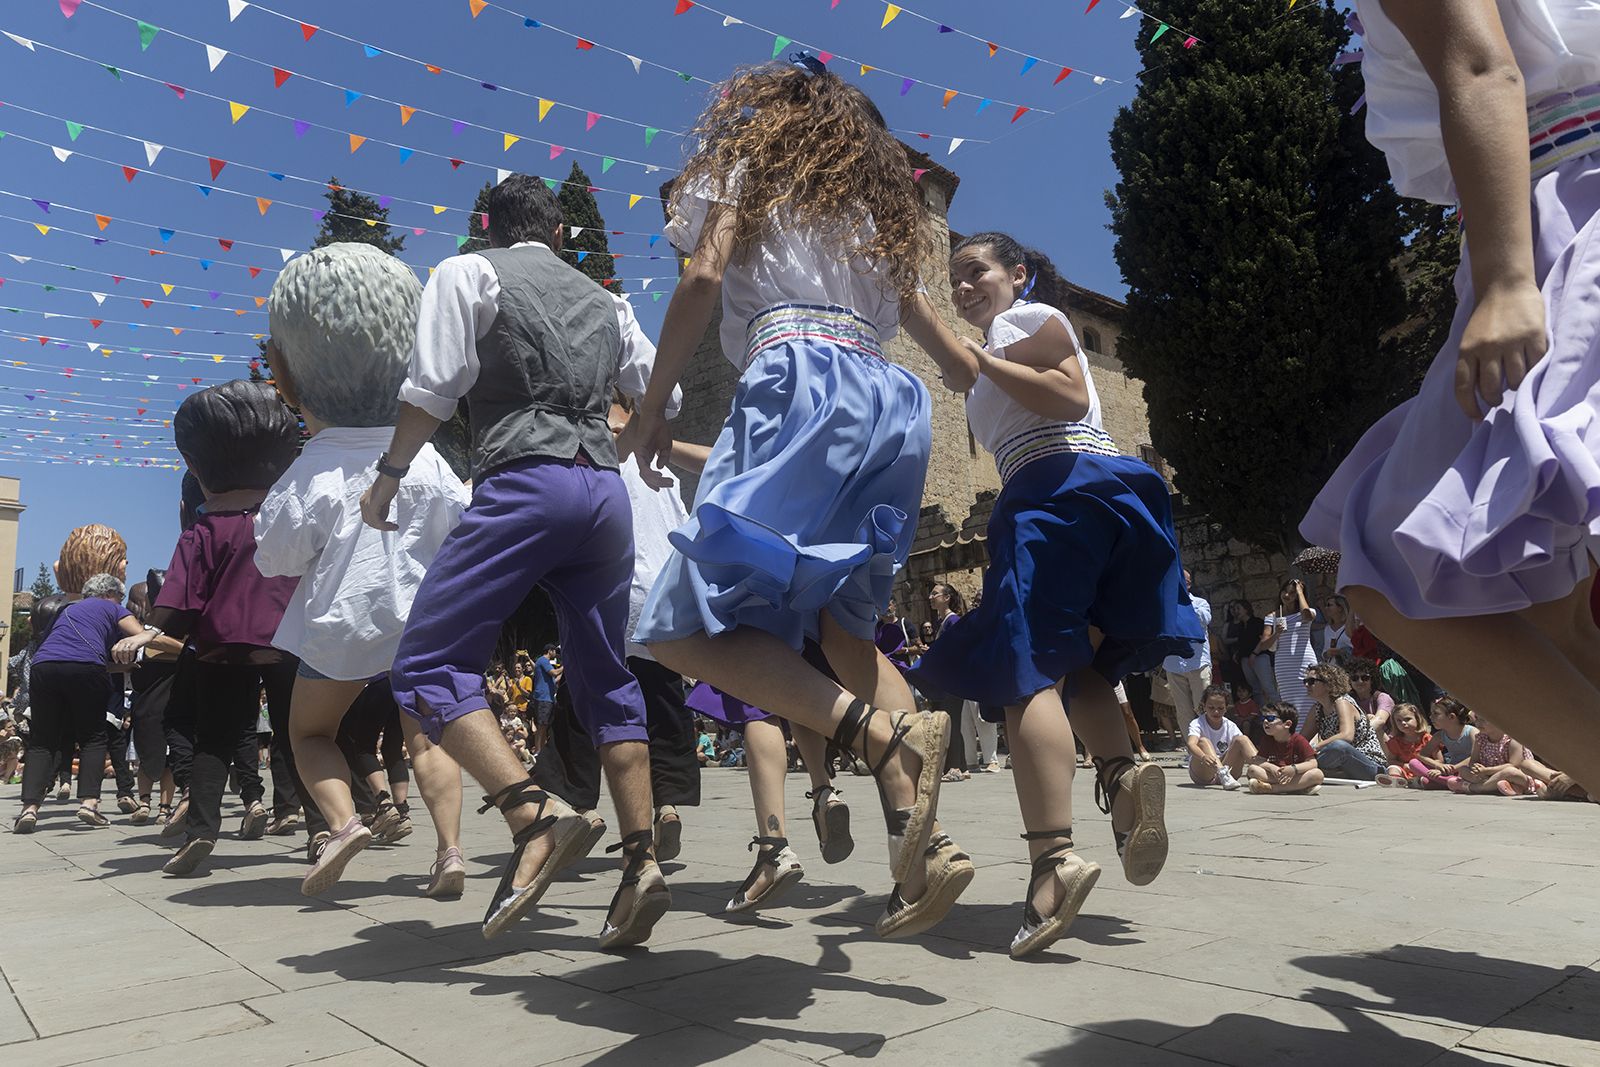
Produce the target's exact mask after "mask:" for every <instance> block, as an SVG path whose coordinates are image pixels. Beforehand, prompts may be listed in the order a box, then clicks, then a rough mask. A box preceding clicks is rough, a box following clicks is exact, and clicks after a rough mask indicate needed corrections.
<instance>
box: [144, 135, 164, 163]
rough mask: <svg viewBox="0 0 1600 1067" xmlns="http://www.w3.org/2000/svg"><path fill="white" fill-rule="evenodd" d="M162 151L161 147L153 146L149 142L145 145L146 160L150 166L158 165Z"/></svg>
mask: <svg viewBox="0 0 1600 1067" xmlns="http://www.w3.org/2000/svg"><path fill="white" fill-rule="evenodd" d="M161 149H162V146H161V145H158V144H151V143H150V142H149V141H146V142H145V143H144V158H145V161H146V162H147V163H149V165H150V166H152V167H153V166H155V165H156V157H157V156H159V155H160V154H161Z"/></svg>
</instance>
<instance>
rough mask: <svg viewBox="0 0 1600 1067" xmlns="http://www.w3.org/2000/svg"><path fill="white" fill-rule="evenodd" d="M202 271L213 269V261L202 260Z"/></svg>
mask: <svg viewBox="0 0 1600 1067" xmlns="http://www.w3.org/2000/svg"><path fill="white" fill-rule="evenodd" d="M200 269H201V270H210V269H211V261H210V260H209V259H202V260H201V261H200ZM212 299H213V300H215V299H216V298H215V297H212Z"/></svg>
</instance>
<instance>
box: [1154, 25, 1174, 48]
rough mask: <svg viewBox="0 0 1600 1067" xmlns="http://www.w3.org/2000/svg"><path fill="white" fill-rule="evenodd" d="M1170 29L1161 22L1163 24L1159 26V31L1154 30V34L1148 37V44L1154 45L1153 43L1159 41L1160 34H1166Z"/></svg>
mask: <svg viewBox="0 0 1600 1067" xmlns="http://www.w3.org/2000/svg"><path fill="white" fill-rule="evenodd" d="M1170 29H1172V27H1171V26H1168V25H1167V24H1166V23H1165V22H1163V23H1162V24H1161V28H1160V29H1158V30H1156V32H1155V33H1152V34H1151V35H1150V42H1151V43H1152V44H1154V43H1155V42H1156V41H1158V40H1160V39H1161V35H1162V34H1163V33H1166V32H1167V31H1168V30H1170Z"/></svg>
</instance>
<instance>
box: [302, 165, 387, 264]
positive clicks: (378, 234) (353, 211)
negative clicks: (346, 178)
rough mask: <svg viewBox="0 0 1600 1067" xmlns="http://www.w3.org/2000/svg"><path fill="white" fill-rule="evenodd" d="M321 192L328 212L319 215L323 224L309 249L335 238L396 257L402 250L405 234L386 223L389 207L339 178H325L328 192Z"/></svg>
mask: <svg viewBox="0 0 1600 1067" xmlns="http://www.w3.org/2000/svg"><path fill="white" fill-rule="evenodd" d="M322 195H323V196H324V197H325V198H326V199H327V201H328V213H327V214H326V215H323V216H322V225H321V226H319V227H318V228H317V236H316V238H315V239H314V240H313V241H312V242H311V247H312V248H321V247H322V246H323V245H331V244H333V243H335V242H336V241H352V242H355V243H356V244H367V245H372V246H373V247H375V248H381V249H383V250H384V251H385V252H388V253H389V254H390V255H396V256H397V255H399V254H400V253H401V252H402V251H403V250H404V249H405V247H406V236H405V234H403V233H395V232H393V230H392V228H391V227H390V225H389V209H388V208H387V207H384V206H383V205H382V204H380V203H378V201H377V200H375V199H374V198H372V197H370V196H368V195H367V194H366V193H358V192H355V191H353V190H350V189H346V188H344V186H342V185H340V184H339V179H338V178H329V179H328V191H327V192H326V193H323V194H322Z"/></svg>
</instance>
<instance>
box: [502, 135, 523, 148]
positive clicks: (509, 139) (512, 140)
mask: <svg viewBox="0 0 1600 1067" xmlns="http://www.w3.org/2000/svg"><path fill="white" fill-rule="evenodd" d="M505 139H506V146H505V147H504V148H502V149H501V151H502V152H509V151H511V146H512V145H514V144H516V143H517V142H518V141H520V140H522V138H520V137H518V136H517V135H516V134H514V133H508V134H506V135H505Z"/></svg>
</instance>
